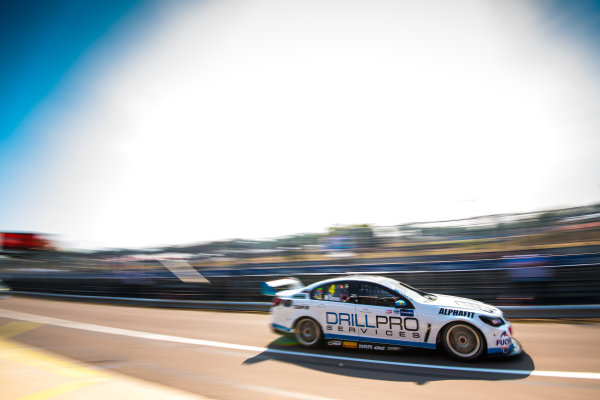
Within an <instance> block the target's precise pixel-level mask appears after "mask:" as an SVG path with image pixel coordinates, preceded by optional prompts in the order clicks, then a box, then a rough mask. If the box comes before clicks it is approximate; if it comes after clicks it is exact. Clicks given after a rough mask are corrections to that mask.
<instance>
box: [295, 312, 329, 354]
mask: <svg viewBox="0 0 600 400" xmlns="http://www.w3.org/2000/svg"><path fill="white" fill-rule="evenodd" d="M294 336H296V340H298V343H300V345H301V346H302V347H306V348H314V347H318V346H319V345H320V344H321V341H322V340H323V331H322V329H321V326H320V325H319V323H318V322H317V321H315V320H314V319H312V318H309V317H302V318H300V319H299V320H298V322H296V327H295V329H294Z"/></svg>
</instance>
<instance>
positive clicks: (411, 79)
mask: <svg viewBox="0 0 600 400" xmlns="http://www.w3.org/2000/svg"><path fill="white" fill-rule="evenodd" d="M0 18H1V21H0V34H1V35H0V38H1V39H0V54H2V60H4V62H2V63H0V83H1V87H2V88H3V90H2V91H0V106H1V107H2V108H1V109H2V110H3V111H2V118H0V171H2V173H1V174H0V188H1V189H0V231H7V230H11V231H12V230H23V231H40V232H46V233H52V234H58V235H61V237H63V238H64V240H65V241H66V242H67V243H69V244H70V245H77V246H88V247H94V246H100V245H110V246H119V245H132V246H143V245H153V244H160V243H180V242H190V241H196V240H212V239H214V240H216V239H224V238H233V237H269V236H277V235H284V234H292V233H297V232H305V231H322V230H323V229H325V228H326V227H327V226H330V225H332V224H336V223H376V224H381V225H387V224H389V225H391V224H396V223H402V222H409V221H414V220H436V219H448V218H459V217H465V216H470V215H476V214H487V213H501V212H522V211H530V210H538V209H543V208H548V207H559V206H572V205H580V204H587V203H592V202H597V201H600V182H599V179H598V178H599V177H600V163H599V162H598V158H597V156H596V153H597V150H598V149H599V148H600V140H599V138H598V134H597V133H596V132H597V131H598V125H599V124H600V115H599V111H598V110H600V97H599V96H600V95H599V93H600V80H599V77H600V74H599V70H600V61H599V60H600V47H599V46H600V40H598V38H599V37H600V6H599V3H598V2H592V1H554V2H545V1H541V2H521V1H508V2H496V1H468V0H465V1H459V2H455V3H453V4H452V5H449V4H447V3H446V2H443V1H434V2H431V3H427V4H423V3H421V2H408V1H404V2H403V1H387V0H381V1H376V2H368V3H367V2H359V1H346V2H339V1H331V2H320V1H306V2H276V1H269V0H261V1H256V2H248V3H246V2H241V3H240V2H230V1H223V2H194V1H179V2H151V1H102V2H81V1H51V2H49V1H20V2H17V1H15V2H3V3H2V4H1V5H0Z"/></svg>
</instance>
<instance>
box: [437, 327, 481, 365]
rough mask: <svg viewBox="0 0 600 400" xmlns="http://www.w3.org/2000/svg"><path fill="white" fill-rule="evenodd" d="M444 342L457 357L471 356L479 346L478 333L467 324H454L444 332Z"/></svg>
mask: <svg viewBox="0 0 600 400" xmlns="http://www.w3.org/2000/svg"><path fill="white" fill-rule="evenodd" d="M446 343H447V344H448V348H449V349H450V351H451V352H452V353H454V354H455V355H457V356H458V357H471V356H472V355H474V354H477V352H478V351H479V349H480V348H481V341H480V340H479V335H478V334H477V332H475V330H474V329H473V328H471V327H470V326H468V325H462V324H461V325H454V326H451V327H450V328H449V329H448V331H447V332H446Z"/></svg>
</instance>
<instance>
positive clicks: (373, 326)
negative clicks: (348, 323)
mask: <svg viewBox="0 0 600 400" xmlns="http://www.w3.org/2000/svg"><path fill="white" fill-rule="evenodd" d="M356 291H357V298H356V314H357V318H356V323H357V327H358V335H359V340H360V341H361V342H371V343H382V344H386V345H398V346H403V345H404V346H406V345H412V344H417V345H418V343H421V342H422V341H423V339H422V337H421V336H422V333H421V331H422V327H421V326H420V323H419V319H418V316H417V315H416V310H415V308H414V306H413V304H412V302H411V301H410V300H409V299H408V298H406V297H405V296H402V295H400V294H399V293H397V292H396V291H394V290H391V289H389V288H386V287H384V286H382V285H379V284H376V283H373V282H364V281H359V282H356ZM399 300H401V301H402V302H403V303H401V304H402V307H400V308H397V307H396V302H397V301H399Z"/></svg>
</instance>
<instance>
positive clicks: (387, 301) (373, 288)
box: [357, 282, 410, 307]
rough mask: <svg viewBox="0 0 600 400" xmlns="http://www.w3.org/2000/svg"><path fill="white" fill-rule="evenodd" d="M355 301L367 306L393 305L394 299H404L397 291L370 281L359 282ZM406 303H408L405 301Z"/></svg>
mask: <svg viewBox="0 0 600 400" xmlns="http://www.w3.org/2000/svg"><path fill="white" fill-rule="evenodd" d="M357 292H358V293H357V294H358V299H357V303H359V304H364V305H369V306H382V307H394V305H395V304H396V301H398V300H405V301H406V299H405V298H404V297H402V296H400V295H399V294H398V293H394V292H392V291H389V290H387V289H385V288H383V287H381V286H379V285H376V284H373V283H370V282H359V283H358V285H357ZM407 304H408V305H409V304H410V303H409V302H408V301H407Z"/></svg>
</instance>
